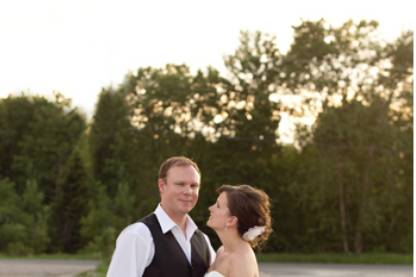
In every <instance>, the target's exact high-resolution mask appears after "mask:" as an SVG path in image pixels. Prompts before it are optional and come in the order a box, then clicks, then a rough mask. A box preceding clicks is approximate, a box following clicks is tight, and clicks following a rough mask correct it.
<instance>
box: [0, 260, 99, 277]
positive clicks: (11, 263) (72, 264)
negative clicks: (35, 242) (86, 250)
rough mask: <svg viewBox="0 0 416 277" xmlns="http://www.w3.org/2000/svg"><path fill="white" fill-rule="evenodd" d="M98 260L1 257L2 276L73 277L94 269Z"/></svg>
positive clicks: (0, 274) (0, 268)
mask: <svg viewBox="0 0 416 277" xmlns="http://www.w3.org/2000/svg"><path fill="white" fill-rule="evenodd" d="M97 263H98V262H97V261H79V260H37V259H33V260H32V259H30V260H29V259H22V260H21V259H0V277H58V276H59V277H73V276H76V275H77V274H78V273H81V272H84V271H89V270H94V269H95V268H96V266H97Z"/></svg>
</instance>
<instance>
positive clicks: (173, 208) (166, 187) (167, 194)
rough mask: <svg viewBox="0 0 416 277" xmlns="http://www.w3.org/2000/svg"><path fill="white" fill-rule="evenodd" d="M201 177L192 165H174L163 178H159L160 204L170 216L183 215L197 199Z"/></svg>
mask: <svg viewBox="0 0 416 277" xmlns="http://www.w3.org/2000/svg"><path fill="white" fill-rule="evenodd" d="M200 182H201V177H200V176H199V174H198V172H197V171H196V170H195V168H194V167H192V166H174V167H172V168H170V169H169V170H168V173H167V176H166V178H165V179H159V191H160V198H161V205H162V207H163V209H164V210H165V211H166V212H167V213H168V214H169V215H171V216H183V215H185V214H187V213H189V212H190V211H191V210H192V209H193V207H195V205H196V202H197V201H198V193H199V185H200Z"/></svg>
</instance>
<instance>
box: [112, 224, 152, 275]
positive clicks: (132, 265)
mask: <svg viewBox="0 0 416 277" xmlns="http://www.w3.org/2000/svg"><path fill="white" fill-rule="evenodd" d="M143 226H145V225H144V224H143ZM153 256H154V244H153V239H152V236H151V234H150V231H149V230H148V229H147V227H144V228H140V229H139V231H138V230H132V228H130V229H129V227H127V228H126V230H124V231H123V232H122V233H121V234H120V235H119V237H118V238H117V242H116V249H115V250H114V253H113V257H112V258H111V263H110V266H109V268H108V271H107V277H119V276H123V277H141V276H142V275H143V272H144V270H145V269H146V267H147V266H148V265H149V264H150V263H151V261H152V259H153Z"/></svg>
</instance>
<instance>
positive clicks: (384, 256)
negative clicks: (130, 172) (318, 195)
mask: <svg viewBox="0 0 416 277" xmlns="http://www.w3.org/2000/svg"><path fill="white" fill-rule="evenodd" d="M0 258H1V259H65V260H66V259H70V260H99V259H100V255H99V254H98V253H89V254H75V255H70V254H53V255H47V254H42V255H32V256H23V257H22V256H10V255H4V254H0ZM257 259H258V261H259V262H273V263H331V264H388V265H412V264H413V255H412V254H392V253H365V254H339V253H320V254H280V253H267V254H258V255H257ZM107 266H108V265H107V264H106V263H103V262H101V263H100V264H99V265H98V267H97V270H96V271H95V272H85V273H81V274H79V275H78V277H104V276H105V274H106V272H107Z"/></svg>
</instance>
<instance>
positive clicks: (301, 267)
mask: <svg viewBox="0 0 416 277" xmlns="http://www.w3.org/2000/svg"><path fill="white" fill-rule="evenodd" d="M96 265H97V261H78V260H36V259H33V260H26V259H25V260H19V259H0V277H52V276H53V277H58V276H59V277H73V276H76V275H77V274H78V273H81V272H84V271H89V270H93V269H94V268H95V267H96ZM260 271H261V274H260V275H261V277H271V276H277V277H309V276H311V277H411V276H412V272H413V269H412V267H411V266H401V265H400V266H395V265H392V266H390V265H331V264H282V263H261V264H260Z"/></svg>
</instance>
